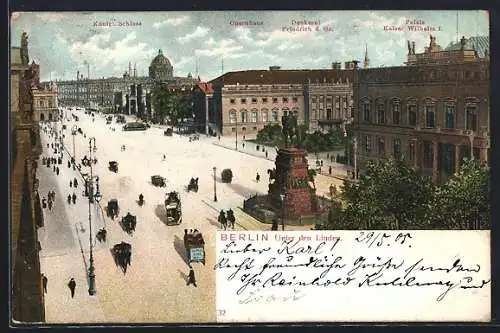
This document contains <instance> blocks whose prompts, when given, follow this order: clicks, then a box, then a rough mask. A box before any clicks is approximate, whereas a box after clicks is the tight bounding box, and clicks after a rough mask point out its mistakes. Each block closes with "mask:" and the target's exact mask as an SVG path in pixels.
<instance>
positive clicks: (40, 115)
mask: <svg viewBox="0 0 500 333" xmlns="http://www.w3.org/2000/svg"><path fill="white" fill-rule="evenodd" d="M32 93H33V119H34V121H35V122H43V121H59V109H58V104H57V102H58V101H57V86H56V85H55V83H53V82H51V83H50V84H48V86H47V87H45V89H43V88H42V87H34V89H33V90H32Z"/></svg>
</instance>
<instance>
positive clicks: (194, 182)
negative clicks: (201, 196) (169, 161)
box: [187, 178, 198, 192]
mask: <svg viewBox="0 0 500 333" xmlns="http://www.w3.org/2000/svg"><path fill="white" fill-rule="evenodd" d="M187 191H188V192H189V191H193V192H198V178H191V180H190V181H189V184H188V186H187Z"/></svg>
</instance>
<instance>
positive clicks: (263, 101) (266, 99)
mask: <svg viewBox="0 0 500 333" xmlns="http://www.w3.org/2000/svg"><path fill="white" fill-rule="evenodd" d="M289 100H290V99H289V98H288V97H282V98H281V101H282V102H283V103H288V102H289ZM291 100H292V102H293V103H297V102H298V101H299V99H298V97H292V99H291ZM250 101H251V103H252V104H256V103H257V98H251V99H250ZM272 101H273V103H278V97H273V98H272ZM229 102H230V103H231V104H236V99H234V98H231V99H230V100H229ZM267 102H268V98H267V97H263V98H262V103H267ZM240 103H241V104H247V99H246V98H240Z"/></svg>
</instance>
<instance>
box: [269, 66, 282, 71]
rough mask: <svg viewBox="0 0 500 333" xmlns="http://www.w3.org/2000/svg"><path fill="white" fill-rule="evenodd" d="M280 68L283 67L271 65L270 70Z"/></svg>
mask: <svg viewBox="0 0 500 333" xmlns="http://www.w3.org/2000/svg"><path fill="white" fill-rule="evenodd" d="M279 69H281V67H280V66H270V67H269V70H270V71H277V70H279Z"/></svg>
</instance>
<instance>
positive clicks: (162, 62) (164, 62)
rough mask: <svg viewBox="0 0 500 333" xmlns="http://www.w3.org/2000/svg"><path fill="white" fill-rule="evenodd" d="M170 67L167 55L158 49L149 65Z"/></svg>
mask: <svg viewBox="0 0 500 333" xmlns="http://www.w3.org/2000/svg"><path fill="white" fill-rule="evenodd" d="M165 66H166V67H172V64H171V63H170V60H168V58H167V57H165V56H164V55H163V52H162V51H161V49H160V50H158V55H157V56H156V57H154V59H153V61H151V67H153V68H158V67H165Z"/></svg>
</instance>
